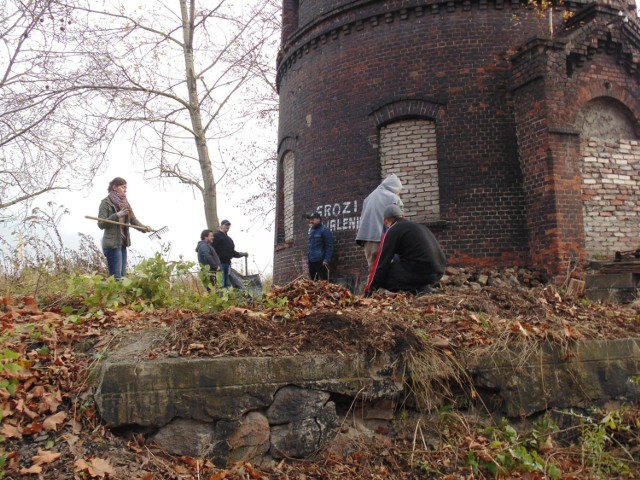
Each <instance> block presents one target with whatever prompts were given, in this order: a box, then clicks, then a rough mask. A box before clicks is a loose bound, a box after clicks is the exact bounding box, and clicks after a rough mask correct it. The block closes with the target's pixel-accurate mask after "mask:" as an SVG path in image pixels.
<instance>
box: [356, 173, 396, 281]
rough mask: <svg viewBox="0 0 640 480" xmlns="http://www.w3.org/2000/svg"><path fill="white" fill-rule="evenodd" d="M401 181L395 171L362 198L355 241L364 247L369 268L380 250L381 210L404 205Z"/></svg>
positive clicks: (382, 220)
mask: <svg viewBox="0 0 640 480" xmlns="http://www.w3.org/2000/svg"><path fill="white" fill-rule="evenodd" d="M401 190H402V182H400V179H399V178H398V177H397V176H396V174H395V173H392V174H391V175H388V176H387V178H385V179H384V180H383V181H382V183H381V184H380V185H378V186H377V187H376V189H375V190H374V191H373V192H371V193H370V194H369V195H368V196H367V198H365V199H364V203H363V205H362V215H361V216H360V227H359V228H358V234H357V235H356V243H357V244H358V245H360V246H361V247H364V255H365V257H366V258H367V265H368V266H369V269H371V267H372V265H373V263H374V262H375V260H376V257H377V256H378V251H379V250H380V238H381V237H382V232H383V230H384V218H382V217H383V212H384V209H385V207H387V206H389V205H398V206H399V207H400V208H401V209H402V208H403V207H404V204H403V203H402V200H401V199H400V196H399V195H400V191H401Z"/></svg>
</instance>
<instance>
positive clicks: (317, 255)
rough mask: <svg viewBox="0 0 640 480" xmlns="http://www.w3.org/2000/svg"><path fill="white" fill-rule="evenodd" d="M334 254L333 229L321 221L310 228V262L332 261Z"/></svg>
mask: <svg viewBox="0 0 640 480" xmlns="http://www.w3.org/2000/svg"><path fill="white" fill-rule="evenodd" d="M332 256H333V234H332V233H331V230H329V229H328V228H327V227H325V226H324V225H322V224H321V223H319V224H318V225H314V226H313V227H311V228H310V229H309V253H308V259H309V261H310V262H326V263H329V262H330V261H331V257H332Z"/></svg>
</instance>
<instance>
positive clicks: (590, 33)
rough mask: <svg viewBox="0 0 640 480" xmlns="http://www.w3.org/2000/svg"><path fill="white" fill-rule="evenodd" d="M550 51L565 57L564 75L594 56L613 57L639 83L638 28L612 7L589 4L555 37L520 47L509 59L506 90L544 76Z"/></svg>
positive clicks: (537, 40) (639, 53) (633, 22)
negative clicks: (508, 85)
mask: <svg viewBox="0 0 640 480" xmlns="http://www.w3.org/2000/svg"><path fill="white" fill-rule="evenodd" d="M550 52H562V55H564V56H565V58H566V62H565V63H564V66H566V71H565V72H564V73H565V75H566V76H571V75H572V74H573V72H574V70H575V69H577V68H581V67H582V66H583V65H585V63H586V62H587V61H591V60H592V59H593V58H594V56H595V55H598V54H603V53H605V54H608V55H615V57H616V61H617V63H619V64H621V65H623V66H624V67H625V70H626V72H627V73H628V74H629V75H632V76H633V77H635V79H636V81H638V83H640V25H638V23H637V22H635V21H634V20H633V19H631V18H629V17H626V16H624V15H621V13H620V10H618V9H616V8H613V7H610V6H607V5H597V4H593V5H590V6H589V7H587V8H585V9H584V10H583V11H581V12H580V13H578V14H577V15H575V16H574V17H573V18H571V19H570V20H569V21H568V22H567V24H566V29H565V31H564V32H562V33H561V34H560V35H558V37H557V38H555V39H553V40H552V39H549V38H533V39H530V40H529V41H527V42H526V43H525V44H523V45H522V46H521V47H520V48H519V49H518V52H517V53H516V54H515V55H514V56H513V57H512V58H511V62H512V70H511V86H510V90H511V91H514V90H517V89H518V88H521V87H522V86H524V85H526V84H528V83H530V82H531V81H533V80H535V79H537V78H541V77H544V76H545V75H546V74H547V68H548V65H549V62H548V61H547V57H548V54H549V53H550Z"/></svg>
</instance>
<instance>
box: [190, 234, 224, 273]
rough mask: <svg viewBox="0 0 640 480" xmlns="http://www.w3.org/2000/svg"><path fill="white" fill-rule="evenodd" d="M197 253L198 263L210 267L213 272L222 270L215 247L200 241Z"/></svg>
mask: <svg viewBox="0 0 640 480" xmlns="http://www.w3.org/2000/svg"><path fill="white" fill-rule="evenodd" d="M196 252H197V253H198V263H199V264H200V265H209V269H210V271H211V272H215V271H217V270H220V258H218V254H217V253H216V251H215V249H214V248H213V245H211V244H210V243H209V242H207V241H206V240H200V241H199V242H198V245H197V246H196Z"/></svg>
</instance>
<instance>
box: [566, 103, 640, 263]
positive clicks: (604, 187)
mask: <svg viewBox="0 0 640 480" xmlns="http://www.w3.org/2000/svg"><path fill="white" fill-rule="evenodd" d="M637 126H638V122H637V121H636V120H635V119H634V117H633V114H632V113H631V111H630V110H629V109H628V108H627V107H626V106H625V105H624V104H623V103H621V102H619V101H618V100H616V99H614V98H608V97H599V98H595V99H594V100H592V101H590V102H589V103H587V104H586V105H585V106H584V107H583V108H582V110H581V111H580V113H579V115H578V116H577V118H576V122H575V127H576V128H577V129H578V130H579V131H580V171H581V174H582V198H583V218H584V230H585V247H586V250H587V252H588V254H589V256H590V257H592V258H593V257H600V256H603V257H606V258H612V257H613V254H614V252H616V251H625V250H635V249H636V248H638V247H640V211H639V207H640V203H639V202H638V191H639V190H640V141H638V135H637Z"/></svg>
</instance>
